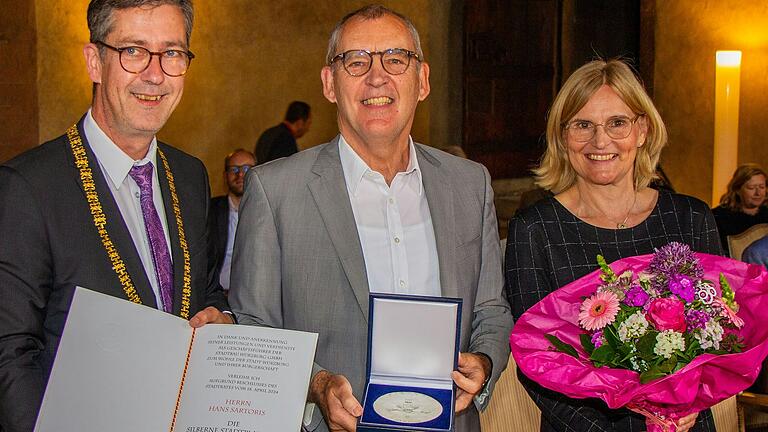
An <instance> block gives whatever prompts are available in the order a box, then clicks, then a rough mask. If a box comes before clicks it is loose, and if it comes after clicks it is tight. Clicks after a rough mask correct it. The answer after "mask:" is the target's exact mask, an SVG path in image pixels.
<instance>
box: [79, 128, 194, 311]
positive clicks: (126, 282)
mask: <svg viewBox="0 0 768 432" xmlns="http://www.w3.org/2000/svg"><path fill="white" fill-rule="evenodd" d="M67 138H68V139H69V145H70V147H71V149H72V155H73V156H74V157H75V165H76V166H77V169H78V170H79V171H80V181H81V182H82V184H83V190H84V191H85V197H86V199H87V201H88V207H89V208H90V211H91V215H92V216H93V224H94V226H96V230H97V231H98V233H99V237H100V238H101V243H102V244H103V245H104V249H105V250H106V252H107V256H109V260H110V261H111V263H112V269H114V271H115V273H116V274H117V278H118V279H119V280H120V285H121V286H122V288H123V291H124V292H125V295H126V296H127V297H128V300H130V301H132V302H134V303H138V304H141V298H140V297H139V294H138V293H137V292H136V288H135V287H134V286H133V281H132V280H131V275H130V274H128V270H127V269H126V268H125V263H124V262H123V259H122V258H121V257H120V253H119V252H118V251H117V248H116V247H115V245H114V243H112V239H111V238H110V236H109V233H108V232H107V216H106V215H105V214H104V210H103V209H102V207H101V201H100V200H99V194H98V192H97V191H96V184H95V183H94V181H93V172H92V171H91V168H90V165H89V163H88V157H87V156H86V153H85V147H84V146H83V141H82V139H81V138H80V133H79V132H78V130H77V125H73V126H71V127H70V128H69V129H67ZM157 152H158V154H159V155H160V159H161V160H162V162H163V167H164V168H165V175H166V178H167V179H168V186H169V189H170V190H171V204H172V207H173V213H174V215H175V217H176V226H177V227H178V230H179V243H180V245H181V251H182V253H183V255H184V277H183V287H182V291H181V312H180V314H179V316H181V317H182V318H184V319H189V309H190V297H191V295H192V289H191V283H192V278H191V277H190V259H189V248H188V246H187V240H186V236H185V235H184V226H183V225H182V222H181V209H180V208H179V197H178V196H176V185H175V183H174V181H173V174H172V173H171V169H170V167H169V166H168V161H167V160H166V159H165V154H163V152H162V151H161V150H160V149H159V148H158V149H157Z"/></svg>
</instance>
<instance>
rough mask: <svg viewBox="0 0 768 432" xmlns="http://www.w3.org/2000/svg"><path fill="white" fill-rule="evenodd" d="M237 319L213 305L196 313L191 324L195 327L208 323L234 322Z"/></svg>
mask: <svg viewBox="0 0 768 432" xmlns="http://www.w3.org/2000/svg"><path fill="white" fill-rule="evenodd" d="M234 323H235V321H234V320H233V319H232V316H231V315H229V314H225V313H222V312H221V311H219V310H218V309H216V308H215V307H213V306H208V307H207V308H205V309H203V310H201V311H200V312H198V313H196V314H195V316H193V317H192V318H190V320H189V325H190V326H191V327H194V328H198V327H202V326H204V325H206V324H234Z"/></svg>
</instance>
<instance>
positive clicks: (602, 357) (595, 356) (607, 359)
mask: <svg viewBox="0 0 768 432" xmlns="http://www.w3.org/2000/svg"><path fill="white" fill-rule="evenodd" d="M615 356H616V352H615V351H614V350H613V348H612V347H611V346H610V345H608V344H603V345H601V346H600V348H595V350H594V351H592V355H590V356H589V358H590V359H591V360H592V361H595V362H597V363H601V364H611V362H612V361H613V358H614V357H615Z"/></svg>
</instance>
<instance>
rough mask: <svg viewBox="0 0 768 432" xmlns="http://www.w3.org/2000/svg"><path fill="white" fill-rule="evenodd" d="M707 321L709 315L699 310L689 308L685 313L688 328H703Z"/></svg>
mask: <svg viewBox="0 0 768 432" xmlns="http://www.w3.org/2000/svg"><path fill="white" fill-rule="evenodd" d="M707 322H709V315H708V314H707V313H706V312H704V311H700V310H696V309H693V310H690V311H688V313H686V314H685V323H686V324H688V328H689V329H703V328H704V327H706V326H707Z"/></svg>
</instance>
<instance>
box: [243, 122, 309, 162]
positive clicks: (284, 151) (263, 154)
mask: <svg viewBox="0 0 768 432" xmlns="http://www.w3.org/2000/svg"><path fill="white" fill-rule="evenodd" d="M298 151H299V148H298V146H297V145H296V138H294V137H293V134H292V133H291V130H290V129H288V126H286V125H285V123H280V124H279V125H277V126H274V127H271V128H269V129H267V130H265V131H264V133H262V134H261V136H260V137H259V141H258V142H257V143H256V148H255V149H254V151H253V154H255V155H256V163H258V164H263V163H267V162H269V161H272V160H275V159H280V158H281V157H288V156H290V155H292V154H294V153H296V152H298Z"/></svg>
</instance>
